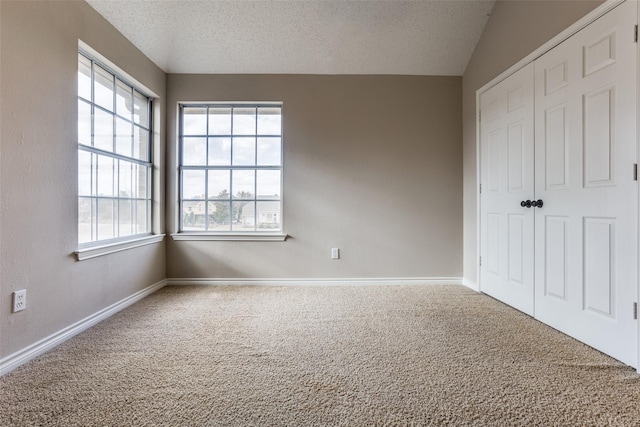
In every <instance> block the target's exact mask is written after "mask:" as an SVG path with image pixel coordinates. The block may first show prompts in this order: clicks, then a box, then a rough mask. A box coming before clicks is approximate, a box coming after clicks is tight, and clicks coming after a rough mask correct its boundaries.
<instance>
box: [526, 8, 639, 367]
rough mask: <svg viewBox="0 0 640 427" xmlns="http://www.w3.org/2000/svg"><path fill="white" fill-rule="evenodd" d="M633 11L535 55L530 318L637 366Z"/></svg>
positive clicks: (617, 10)
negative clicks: (532, 295) (532, 304)
mask: <svg viewBox="0 0 640 427" xmlns="http://www.w3.org/2000/svg"><path fill="white" fill-rule="evenodd" d="M636 8H637V3H636V2H635V1H627V2H625V3H623V4H621V5H620V6H618V7H616V8H615V9H613V10H612V11H611V12H609V13H607V14H606V15H605V16H603V17H602V18H600V19H598V20H597V21H595V22H594V23H592V24H590V25H589V26H587V27H586V28H584V29H583V30H581V31H580V32H578V33H576V34H575V35H574V36H572V37H571V38H569V39H568V40H566V41H565V42H563V43H562V44H560V45H559V46H557V47H555V48H554V49H553V50H551V51H549V52H548V53H546V54H545V55H543V56H542V57H540V58H539V59H538V60H536V61H535V135H536V144H535V188H536V198H537V199H540V200H543V202H544V205H543V207H542V208H536V209H535V230H536V231H535V236H536V237H535V317H536V318H537V319H539V320H541V321H543V322H545V323H547V324H549V325H550V326H552V327H554V328H556V329H559V330H561V331H563V332H565V333H567V334H569V335H571V336H573V337H575V338H577V339H579V340H580V341H583V342H585V343H586V344H589V345H591V346H593V347H595V348H597V349H599V350H601V351H603V352H604V353H607V354H609V355H611V356H613V357H615V358H617V359H619V360H621V361H623V362H625V363H627V364H629V365H632V366H635V367H637V363H638V360H637V359H638V347H637V338H638V333H637V321H636V320H634V318H633V303H634V302H635V301H637V286H638V280H637V259H638V253H637V244H638V229H637V221H638V216H637V215H638V213H637V206H638V199H637V195H638V188H637V181H634V178H633V167H634V163H636V162H637V160H636V48H637V45H636V44H635V43H634V40H633V29H634V25H635V24H636V21H637V10H636Z"/></svg>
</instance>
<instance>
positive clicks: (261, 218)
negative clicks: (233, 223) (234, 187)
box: [256, 202, 281, 231]
mask: <svg viewBox="0 0 640 427" xmlns="http://www.w3.org/2000/svg"><path fill="white" fill-rule="evenodd" d="M256 205H257V208H258V209H257V211H258V213H257V215H256V218H257V224H256V226H257V228H258V230H261V231H273V230H279V229H280V216H281V215H280V202H256Z"/></svg>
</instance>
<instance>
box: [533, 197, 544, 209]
mask: <svg viewBox="0 0 640 427" xmlns="http://www.w3.org/2000/svg"><path fill="white" fill-rule="evenodd" d="M531 206H533V207H534V208H541V207H542V199H540V200H534V201H533V202H531Z"/></svg>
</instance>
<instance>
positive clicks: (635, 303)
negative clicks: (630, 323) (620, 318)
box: [633, 302, 638, 320]
mask: <svg viewBox="0 0 640 427" xmlns="http://www.w3.org/2000/svg"><path fill="white" fill-rule="evenodd" d="M633 319H634V320H638V303H637V302H634V303H633Z"/></svg>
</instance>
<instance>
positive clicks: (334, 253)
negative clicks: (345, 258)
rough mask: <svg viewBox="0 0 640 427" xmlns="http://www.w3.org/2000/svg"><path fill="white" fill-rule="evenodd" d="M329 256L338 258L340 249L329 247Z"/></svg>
mask: <svg viewBox="0 0 640 427" xmlns="http://www.w3.org/2000/svg"><path fill="white" fill-rule="evenodd" d="M331 258H333V259H339V258H340V249H338V248H331Z"/></svg>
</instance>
